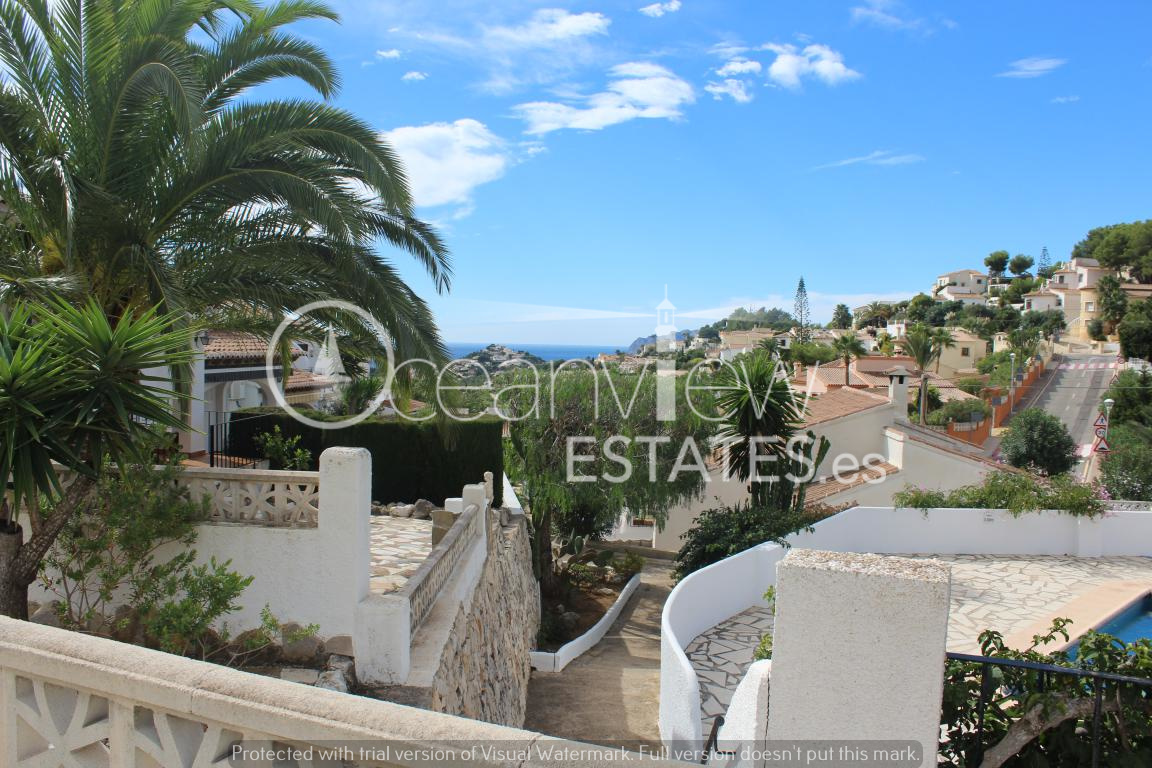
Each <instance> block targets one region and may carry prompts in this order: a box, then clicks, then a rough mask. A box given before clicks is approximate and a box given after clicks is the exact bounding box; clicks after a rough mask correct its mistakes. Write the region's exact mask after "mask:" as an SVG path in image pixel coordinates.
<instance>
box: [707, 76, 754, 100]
mask: <svg viewBox="0 0 1152 768" xmlns="http://www.w3.org/2000/svg"><path fill="white" fill-rule="evenodd" d="M704 90H706V91H708V93H710V94H712V97H713V98H714V99H716V100H717V101H720V100H722V99H723V98H724V97H725V96H729V97H731V98H732V100H733V101H735V102H738V103H740V104H747V103H748V102H750V101H752V94H751V93H749V92H748V83H747V82H745V81H743V80H736V79H734V78H728V79H726V80H724V82H721V83H708V84H707V85H706V86H704Z"/></svg>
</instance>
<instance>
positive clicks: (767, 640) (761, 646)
mask: <svg viewBox="0 0 1152 768" xmlns="http://www.w3.org/2000/svg"><path fill="white" fill-rule="evenodd" d="M764 599H765V600H766V601H767V602H768V610H769V611H771V612H772V613H775V612H776V587H768V589H767V590H766V591H765V592H764ZM770 658H772V633H771V632H765V633H764V635H763V636H762V637H761V638H760V642H759V643H758V644H757V645H756V650H755V652H753V654H752V660H753V661H763V660H764V659H770Z"/></svg>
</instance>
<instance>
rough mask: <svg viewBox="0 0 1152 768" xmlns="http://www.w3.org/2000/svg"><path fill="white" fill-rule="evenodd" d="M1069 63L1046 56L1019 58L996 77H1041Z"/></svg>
mask: <svg viewBox="0 0 1152 768" xmlns="http://www.w3.org/2000/svg"><path fill="white" fill-rule="evenodd" d="M1065 63H1067V60H1066V59H1054V58H1049V57H1044V56H1030V57H1028V58H1027V59H1018V60H1016V61H1014V62H1012V63H1011V64H1009V65H1008V69H1007V70H1005V71H1004V72H1001V73H999V74H997V75H996V77H1040V76H1042V75H1047V74H1048V73H1049V72H1053V71H1055V70H1057V69H1059V68H1060V67H1062V66H1064V64H1065Z"/></svg>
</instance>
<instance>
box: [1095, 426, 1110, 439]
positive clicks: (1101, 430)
mask: <svg viewBox="0 0 1152 768" xmlns="http://www.w3.org/2000/svg"><path fill="white" fill-rule="evenodd" d="M1096 437H1099V438H1100V439H1101V440H1103V439H1104V438H1105V437H1108V427H1096Z"/></svg>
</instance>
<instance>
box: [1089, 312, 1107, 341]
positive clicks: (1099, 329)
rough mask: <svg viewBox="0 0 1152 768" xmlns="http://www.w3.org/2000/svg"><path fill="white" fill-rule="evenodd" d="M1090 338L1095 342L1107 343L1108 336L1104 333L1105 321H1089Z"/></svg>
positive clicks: (1097, 319) (1096, 319)
mask: <svg viewBox="0 0 1152 768" xmlns="http://www.w3.org/2000/svg"><path fill="white" fill-rule="evenodd" d="M1088 336H1089V337H1090V338H1091V339H1092V340H1093V341H1107V340H1108V334H1107V333H1105V331H1104V321H1103V320H1101V319H1099V318H1095V319H1092V320H1089V321H1088Z"/></svg>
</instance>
